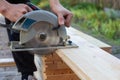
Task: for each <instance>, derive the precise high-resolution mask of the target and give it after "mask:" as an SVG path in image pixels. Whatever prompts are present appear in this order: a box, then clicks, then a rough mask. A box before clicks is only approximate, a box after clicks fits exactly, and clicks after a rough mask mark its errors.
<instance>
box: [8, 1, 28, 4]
mask: <svg viewBox="0 0 120 80" xmlns="http://www.w3.org/2000/svg"><path fill="white" fill-rule="evenodd" d="M7 1H8V2H10V3H15V4H17V3H27V2H30V0H7Z"/></svg>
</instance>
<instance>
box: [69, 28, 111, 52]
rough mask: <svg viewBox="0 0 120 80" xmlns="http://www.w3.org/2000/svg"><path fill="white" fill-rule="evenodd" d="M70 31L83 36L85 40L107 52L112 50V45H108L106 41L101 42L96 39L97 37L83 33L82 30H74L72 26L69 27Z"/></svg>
mask: <svg viewBox="0 0 120 80" xmlns="http://www.w3.org/2000/svg"><path fill="white" fill-rule="evenodd" d="M70 31H71V32H72V33H73V34H74V35H78V36H80V37H82V38H84V39H85V40H87V41H88V42H90V43H92V44H94V45H96V46H98V47H100V48H101V49H103V50H105V51H107V52H109V53H111V52H112V47H111V46H110V45H108V44H106V43H104V42H102V41H100V40H98V39H96V38H94V37H92V36H89V35H87V34H85V33H83V32H82V31H78V30H76V29H74V28H72V27H71V28H70ZM70 37H71V36H70Z"/></svg>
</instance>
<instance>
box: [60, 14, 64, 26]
mask: <svg viewBox="0 0 120 80" xmlns="http://www.w3.org/2000/svg"><path fill="white" fill-rule="evenodd" d="M58 23H59V25H64V23H65V20H64V17H63V15H62V14H58Z"/></svg>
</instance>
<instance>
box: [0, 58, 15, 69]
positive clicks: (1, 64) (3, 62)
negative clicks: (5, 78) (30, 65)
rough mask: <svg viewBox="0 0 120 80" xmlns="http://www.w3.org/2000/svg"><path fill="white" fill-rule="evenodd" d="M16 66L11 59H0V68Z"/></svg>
mask: <svg viewBox="0 0 120 80" xmlns="http://www.w3.org/2000/svg"><path fill="white" fill-rule="evenodd" d="M10 66H16V65H15V62H14V60H13V58H5V59H0V67H10Z"/></svg>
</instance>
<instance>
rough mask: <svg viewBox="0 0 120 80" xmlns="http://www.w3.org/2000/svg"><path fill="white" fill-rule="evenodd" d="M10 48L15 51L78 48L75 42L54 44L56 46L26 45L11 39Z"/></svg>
mask: <svg viewBox="0 0 120 80" xmlns="http://www.w3.org/2000/svg"><path fill="white" fill-rule="evenodd" d="M9 46H10V49H11V51H13V52H15V51H16V52H17V51H40V50H49V49H52V50H57V49H67V48H78V46H77V45H76V44H75V43H71V44H66V45H54V46H47V47H37V48H33V47H25V46H24V45H20V44H19V41H11V42H10V43H9Z"/></svg>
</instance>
